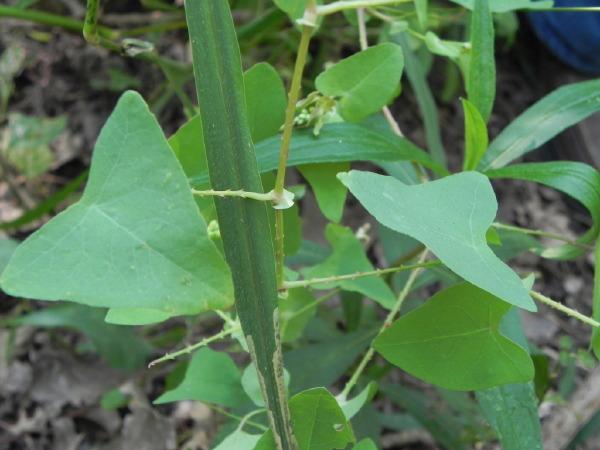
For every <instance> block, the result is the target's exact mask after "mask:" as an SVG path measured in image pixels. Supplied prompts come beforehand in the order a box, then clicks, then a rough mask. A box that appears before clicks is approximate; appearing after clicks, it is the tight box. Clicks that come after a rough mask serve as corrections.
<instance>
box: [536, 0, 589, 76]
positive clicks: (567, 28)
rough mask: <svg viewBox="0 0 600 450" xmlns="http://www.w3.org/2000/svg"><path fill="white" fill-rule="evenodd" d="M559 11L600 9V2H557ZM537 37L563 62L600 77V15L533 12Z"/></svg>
mask: <svg viewBox="0 0 600 450" xmlns="http://www.w3.org/2000/svg"><path fill="white" fill-rule="evenodd" d="M554 6H555V7H561V6H600V0H555V1H554ZM527 17H528V19H529V22H530V23H531V25H532V27H533V29H534V30H535V33H536V35H537V37H538V38H539V39H540V40H541V41H542V42H544V43H545V44H546V46H547V47H549V48H550V50H551V51H552V53H554V54H555V55H556V56H557V57H558V58H559V59H560V60H561V61H563V62H564V63H566V64H568V65H569V66H571V67H573V68H574V69H577V70H579V71H582V72H585V73H588V74H593V75H598V74H600V12H545V11H544V12H532V13H529V14H528V15H527Z"/></svg>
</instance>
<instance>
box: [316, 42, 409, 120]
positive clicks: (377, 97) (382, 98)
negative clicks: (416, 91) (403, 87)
mask: <svg viewBox="0 0 600 450" xmlns="http://www.w3.org/2000/svg"><path fill="white" fill-rule="evenodd" d="M403 67H404V58H403V56H402V48H401V47H400V46H398V45H396V44H392V43H384V44H379V45H376V46H374V47H371V48H369V49H367V50H363V51H361V52H359V53H356V54H354V55H352V56H350V57H348V58H346V59H343V60H342V61H340V62H339V63H337V64H335V65H333V66H331V67H330V68H328V69H327V70H326V71H325V72H323V73H321V74H320V75H319V76H318V77H317V79H316V80H315V86H316V88H317V90H319V91H320V92H321V93H322V94H324V95H328V96H330V97H338V98H339V103H338V107H339V112H340V115H341V116H342V117H343V118H344V119H345V120H347V121H349V122H360V121H361V120H362V119H364V118H365V117H367V116H370V115H371V114H374V113H376V112H377V111H379V110H380V109H381V108H383V107H384V106H385V105H387V104H388V103H389V102H390V100H392V98H393V97H394V94H395V93H396V92H397V89H398V84H399V83H400V78H401V76H402V69H403Z"/></svg>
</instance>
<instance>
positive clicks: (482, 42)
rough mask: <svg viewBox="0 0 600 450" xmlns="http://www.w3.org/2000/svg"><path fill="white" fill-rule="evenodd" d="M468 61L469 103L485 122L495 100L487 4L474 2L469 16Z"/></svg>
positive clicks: (491, 22)
mask: <svg viewBox="0 0 600 450" xmlns="http://www.w3.org/2000/svg"><path fill="white" fill-rule="evenodd" d="M470 39H471V58H470V60H469V76H468V78H467V86H466V88H467V95H468V97H469V101H470V102H471V103H473V105H474V106H475V107H476V108H477V110H478V111H479V112H480V113H481V117H482V118H483V120H484V121H485V122H487V121H488V120H489V118H490V114H491V112H492V108H493V107H494V97H495V96H496V60H495V58H494V20H493V18H492V13H491V11H490V5H489V3H488V0H475V4H474V8H473V12H472V13H471V36H470Z"/></svg>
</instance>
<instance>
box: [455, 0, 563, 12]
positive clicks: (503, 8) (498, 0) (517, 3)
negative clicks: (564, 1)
mask: <svg viewBox="0 0 600 450" xmlns="http://www.w3.org/2000/svg"><path fill="white" fill-rule="evenodd" d="M450 1H451V2H454V3H458V4H459V5H461V6H464V7H465V8H468V9H473V5H474V4H475V2H476V1H477V0H450ZM489 4H490V10H491V11H492V12H495V13H503V12H508V11H516V10H519V9H547V8H552V6H553V4H554V2H553V1H551V0H550V1H547V0H542V1H537V0H489Z"/></svg>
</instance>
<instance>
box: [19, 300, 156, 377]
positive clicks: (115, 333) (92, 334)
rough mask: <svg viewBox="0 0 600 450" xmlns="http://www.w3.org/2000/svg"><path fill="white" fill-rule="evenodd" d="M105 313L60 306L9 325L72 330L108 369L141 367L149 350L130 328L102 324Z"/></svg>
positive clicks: (83, 307) (29, 315)
mask: <svg viewBox="0 0 600 450" xmlns="http://www.w3.org/2000/svg"><path fill="white" fill-rule="evenodd" d="M104 315H105V310H103V309H97V308H90V307H87V306H82V305H75V304H62V305H56V306H52V307H49V308H45V309H41V310H39V311H34V312H32V313H29V314H26V315H24V316H21V317H18V318H16V319H14V320H12V321H11V324H13V325H29V326H35V327H48V328H55V327H64V328H72V329H75V330H77V331H79V332H80V333H83V334H84V335H86V336H87V337H88V338H89V339H90V341H91V342H92V344H93V345H94V347H95V349H96V350H97V351H98V353H100V355H102V356H103V357H104V358H105V359H106V360H107V361H108V362H109V364H110V365H111V366H113V367H116V368H119V369H123V370H136V369H139V368H141V367H142V366H143V365H144V363H145V361H146V358H147V357H148V356H149V355H150V352H151V349H150V347H149V346H148V344H146V342H145V341H144V340H142V339H141V338H139V337H138V336H137V335H136V334H135V333H134V332H133V330H132V329H130V328H123V327H119V326H115V325H110V324H107V323H105V322H104Z"/></svg>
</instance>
